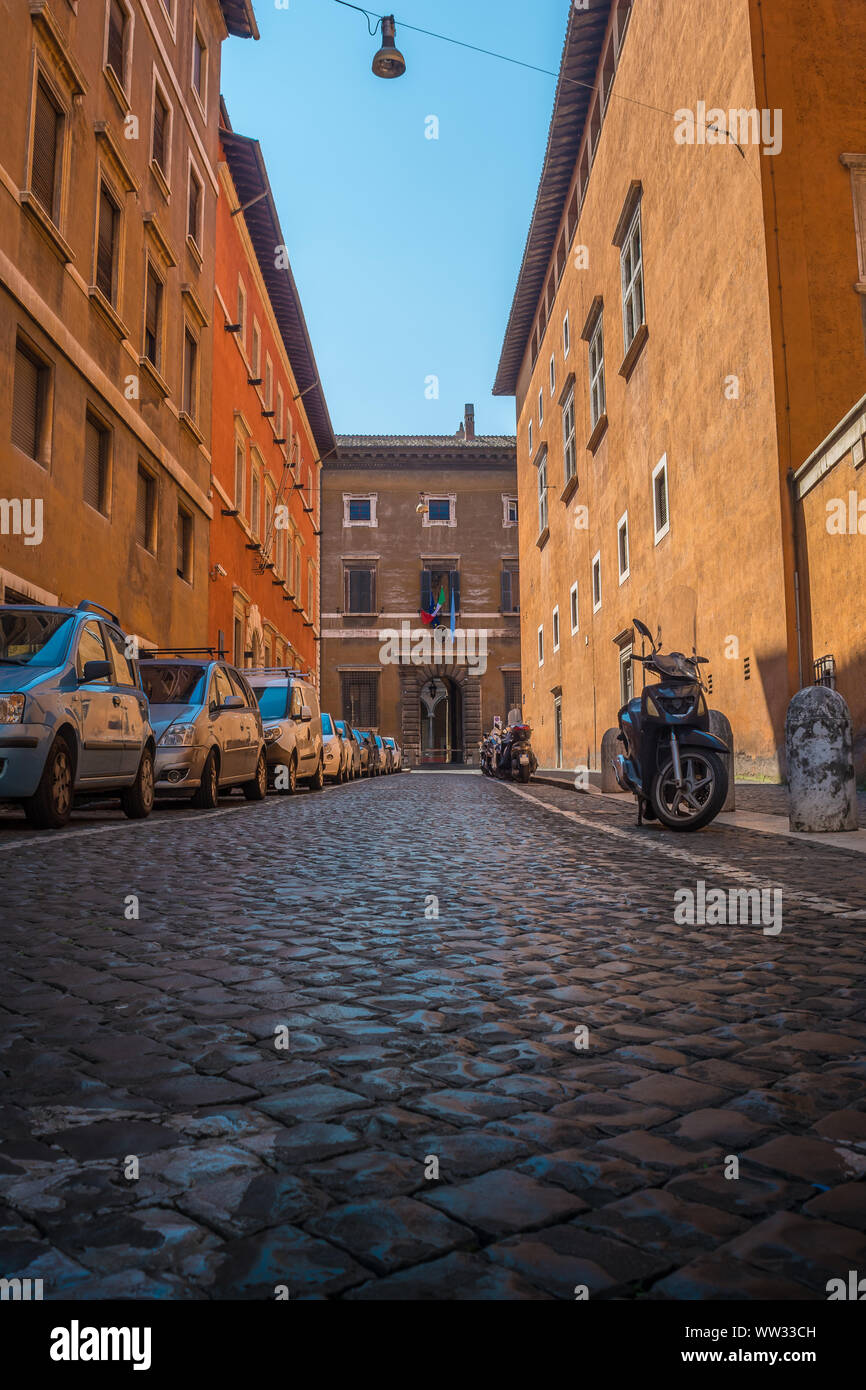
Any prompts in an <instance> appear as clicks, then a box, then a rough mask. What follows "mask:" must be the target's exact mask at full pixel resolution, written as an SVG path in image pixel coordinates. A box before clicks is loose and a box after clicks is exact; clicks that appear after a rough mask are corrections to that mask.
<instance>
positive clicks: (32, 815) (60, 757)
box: [24, 734, 73, 830]
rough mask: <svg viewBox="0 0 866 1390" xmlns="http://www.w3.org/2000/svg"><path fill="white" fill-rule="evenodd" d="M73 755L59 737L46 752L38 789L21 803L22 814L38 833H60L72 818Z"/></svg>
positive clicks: (63, 740) (63, 739)
mask: <svg viewBox="0 0 866 1390" xmlns="http://www.w3.org/2000/svg"><path fill="white" fill-rule="evenodd" d="M72 788H73V777H72V752H71V750H70V747H69V744H68V743H67V742H66V739H65V738H62V737H61V735H60V734H58V736H57V738H56V739H55V740H54V742H53V743H52V745H51V747H50V748H49V750H48V757H47V758H46V759H45V766H44V768H43V769H42V776H41V777H40V779H39V786H38V787H37V788H36V791H35V792H34V793H33V795H32V796H28V797H27V800H26V801H25V802H24V814H25V816H26V817H27V819H28V821H29V822H30V824H31V825H35V826H38V828H39V829H40V830H60V829H61V827H62V826H64V825H65V824H66V822H67V821H68V820H69V817H70V815H71V814H72Z"/></svg>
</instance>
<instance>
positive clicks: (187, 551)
mask: <svg viewBox="0 0 866 1390" xmlns="http://www.w3.org/2000/svg"><path fill="white" fill-rule="evenodd" d="M192 536H193V530H192V516H191V514H190V513H189V512H188V511H187V510H186V508H185V507H182V506H181V504H180V503H178V505H177V574H178V578H179V579H185V580H186V582H187V584H191V583H192Z"/></svg>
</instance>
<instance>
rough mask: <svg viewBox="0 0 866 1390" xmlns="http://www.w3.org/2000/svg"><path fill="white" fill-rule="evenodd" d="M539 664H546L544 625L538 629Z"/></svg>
mask: <svg viewBox="0 0 866 1390" xmlns="http://www.w3.org/2000/svg"><path fill="white" fill-rule="evenodd" d="M538 664H539V666H543V665H544V626H543V625H542V626H541V627H540V628H539V629H538Z"/></svg>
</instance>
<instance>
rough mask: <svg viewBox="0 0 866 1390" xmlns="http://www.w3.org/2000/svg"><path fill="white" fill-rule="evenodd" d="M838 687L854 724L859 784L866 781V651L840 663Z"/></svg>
mask: <svg viewBox="0 0 866 1390" xmlns="http://www.w3.org/2000/svg"><path fill="white" fill-rule="evenodd" d="M819 655H822V653H819ZM836 689H837V690H838V692H839V694H840V695H841V696H843V698H844V699H845V700H846V701H847V703H848V708H849V709H850V711H851V723H852V724H853V726H854V772H855V774H856V777H857V785H858V786H862V785H863V784H864V783H866V651H860V652H857V653H855V655H854V656H853V657H852V658H851V660H850V661H847V662H845V663H844V664H840V665H839V667H838V669H837V672H836Z"/></svg>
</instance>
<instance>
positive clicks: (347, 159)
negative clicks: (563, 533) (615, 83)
mask: <svg viewBox="0 0 866 1390" xmlns="http://www.w3.org/2000/svg"><path fill="white" fill-rule="evenodd" d="M368 3H369V0H368ZM289 4H290V7H289V9H288V10H277V9H276V8H275V6H274V3H273V0H255V10H256V16H257V19H258V23H259V29H260V30H261V35H262V37H261V39H260V41H259V42H258V43H250V42H244V41H242V40H240V39H230V40H229V41H228V42H227V43H226V44H225V45H224V46H223V72H222V90H223V94H224V96H225V98H226V102H227V104H228V109H229V115H230V118H231V121H232V125H233V126H234V128H235V130H237V131H239V132H240V133H241V134H243V135H251V136H254V137H255V138H256V139H258V140H260V141H261V145H262V149H263V152H264V156H265V160H266V161H267V166H268V173H269V176H270V180H271V185H272V187H273V189H274V194H275V196H276V200H277V205H278V208H279V213H280V220H281V222H282V226H283V233H284V235H285V237H286V241H287V245H288V248H289V255H290V258H291V261H292V268H293V271H294V274H295V278H296V280H297V283H298V287H299V290H300V293H301V298H302V302H303V306H304V313H305V315H306V319H307V324H308V326H309V329H310V336H311V338H312V341H313V348H314V350H315V353H316V358H317V361H318V364H319V370H320V374H321V378H322V382H323V385H324V387H325V392H326V395H327V400H328V405H329V409H330V412H331V419H332V421H333V423H334V428H335V430H336V431H337V432H338V433H340V434H352V433H359V434H373V433H376V434H378V433H386V434H408V433H415V432H418V433H425V434H428V433H430V434H451V433H453V432H454V430H455V429H456V428H457V425H458V423H459V422H460V420H461V419H462V415H463V405H464V402H466V401H473V402H474V404H475V415H476V427H477V429H478V432H479V433H482V434H499V433H508V434H511V433H513V432H514V401H513V399H512V398H511V397H507V398H494V397H493V396H492V395H491V394H490V393H491V388H492V386H493V379H494V376H495V373H496V365H497V362H498V360H499V350H500V347H501V344H502V336H503V333H504V330H505V324H506V321H507V317H508V311H509V308H510V306H511V298H512V295H513V292H514V285H515V281H516V276H517V271H518V268H519V265H520V257H521V255H522V252H523V246H524V241H525V238H526V232H527V229H528V226H529V218H530V216H531V213H532V207H533V203H534V199H535V192H536V189H537V186H538V177H539V174H540V171H541V161H542V159H543V156H544V148H545V142H546V139H547V130H548V125H549V121H550V113H551V108H552V103H553V94H554V88H555V79H554V78H552V77H547V76H544V75H542V74H540V73H534V72H529V71H526V70H525V69H522V68H519V67H514V66H512V65H510V64H506V63H501V62H498V61H496V60H495V59H493V58H487V57H483V56H482V55H481V54H478V53H471V52H467V51H465V50H463V49H460V48H456V47H454V45H452V44H447V43H442V42H440V41H439V40H437V39H433V38H427V37H425V36H424V35H421V34H416V33H412V32H411V31H410V30H408V29H402V30H401V28H400V21H401V19H402V20H405V21H406V23H408V24H415V25H418V26H420V27H421V28H424V29H431V30H434V31H435V32H437V33H441V34H449V35H452V36H454V37H456V38H459V39H462V40H463V41H464V42H467V43H474V44H477V45H479V46H480V47H483V48H490V49H494V50H495V51H497V52H501V53H507V54H510V55H513V56H514V57H517V58H520V59H522V60H523V61H525V62H531V63H537V64H538V65H539V66H541V67H546V68H549V69H551V70H553V71H556V70H557V69H558V67H559V58H560V53H561V48H562V42H563V38H564V34H565V23H566V19H567V15H568V0H532V2H531V3H530V4H527V3H526V0H469V3H466V0H463V3H460V0H437V3H434V0H399V3H398V0H394V7H395V15H396V18H397V25H398V28H397V46H398V47H399V48H400V49H401V51H402V52H403V53H404V55H405V57H406V62H407V70H406V73H405V75H404V76H403V77H401V78H398V79H396V80H394V81H387V82H386V81H382V80H380V79H379V78H376V77H374V76H373V75H372V73H371V71H370V63H371V61H372V58H373V54H374V52H375V51H376V49H377V48H378V46H379V39H378V37H377V38H376V39H371V38H370V37H369V35H368V33H367V25H366V21H365V19H364V17H363V16H362V15H360V14H358V13H356V12H355V11H354V10H349V9H345V8H344V7H343V6H341V5H338V4H335V3H334V0H289ZM428 116H436V117H438V121H439V139H438V140H429V139H426V138H425V121H426V118H427V117H428ZM431 375H435V376H438V378H439V398H438V400H437V399H432V400H431V399H427V398H426V396H425V382H426V379H427V378H428V377H429V376H431Z"/></svg>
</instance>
